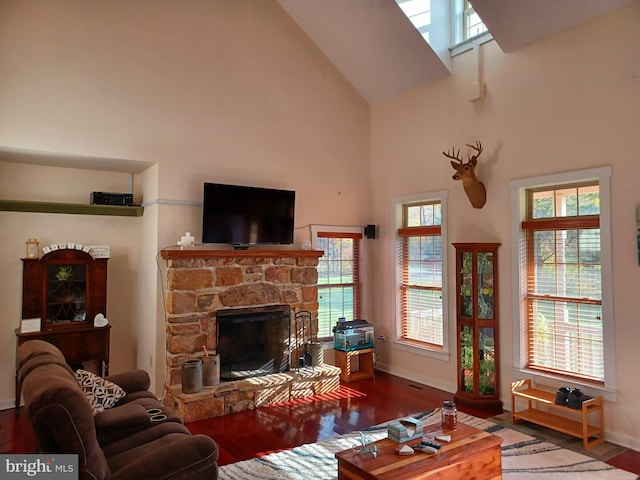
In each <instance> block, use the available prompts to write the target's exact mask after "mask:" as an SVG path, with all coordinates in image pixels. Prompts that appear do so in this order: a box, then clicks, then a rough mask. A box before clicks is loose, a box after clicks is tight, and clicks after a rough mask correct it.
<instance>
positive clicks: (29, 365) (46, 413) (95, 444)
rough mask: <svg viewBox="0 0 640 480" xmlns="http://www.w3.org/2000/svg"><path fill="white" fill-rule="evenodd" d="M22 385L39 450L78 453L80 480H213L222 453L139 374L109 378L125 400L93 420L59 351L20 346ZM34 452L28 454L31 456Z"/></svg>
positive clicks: (34, 342) (32, 342)
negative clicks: (165, 403)
mask: <svg viewBox="0 0 640 480" xmlns="http://www.w3.org/2000/svg"><path fill="white" fill-rule="evenodd" d="M17 372H18V381H19V382H21V384H22V394H23V397H24V400H25V406H26V409H27V412H28V415H29V418H30V419H31V422H32V425H33V429H34V432H35V434H36V437H37V439H38V443H39V447H40V451H41V453H60V454H62V453H64V454H77V455H78V464H79V470H80V472H79V478H80V479H81V480H84V479H87V480H88V479H91V480H107V479H112V480H129V479H131V480H144V479H150V480H151V479H153V480H169V479H171V480H173V479H189V480H199V479H207V480H215V479H217V477H218V465H217V459H218V449H217V446H216V444H215V442H214V441H213V440H212V439H211V438H209V437H208V436H206V435H192V434H191V433H190V432H189V430H188V429H187V428H186V427H185V426H184V425H183V424H182V422H181V421H180V418H179V417H178V416H177V415H176V414H175V412H174V411H173V410H171V409H169V408H167V407H164V406H163V405H162V403H161V402H160V401H159V400H158V399H157V398H156V397H155V396H154V395H153V393H151V392H150V391H149V390H148V389H149V385H150V381H149V376H148V375H147V373H146V372H145V371H143V370H136V371H131V372H126V373H121V374H115V375H111V376H109V377H107V379H108V380H110V381H111V382H113V383H116V384H117V385H119V386H120V387H122V389H123V390H124V391H125V393H126V395H125V396H124V397H123V398H121V399H120V400H119V401H118V402H117V403H116V404H115V405H114V406H113V407H111V408H109V409H106V410H104V411H103V412H100V413H97V414H95V415H94V411H93V410H92V407H91V404H90V402H89V400H88V399H87V397H86V395H85V393H84V391H83V389H82V387H81V386H80V384H79V382H78V380H77V378H76V375H75V373H74V372H73V370H71V368H70V367H69V366H68V365H67V363H66V362H65V359H64V356H63V354H62V353H61V352H60V350H58V348H56V347H55V346H53V345H51V344H49V343H47V342H44V341H41V340H30V341H28V342H25V343H24V344H22V345H21V346H20V347H19V348H18V352H17ZM29 453H30V452H29Z"/></svg>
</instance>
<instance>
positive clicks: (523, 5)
mask: <svg viewBox="0 0 640 480" xmlns="http://www.w3.org/2000/svg"><path fill="white" fill-rule="evenodd" d="M277 1H278V3H279V4H280V6H281V7H282V8H283V9H284V10H285V11H286V12H287V13H288V14H289V16H291V18H292V19H293V20H294V21H295V22H296V23H297V24H298V25H299V26H300V27H301V28H302V29H303V30H304V31H305V32H306V33H307V35H308V36H309V37H310V38H311V40H312V41H313V42H315V44H316V45H317V46H318V48H319V49H320V50H321V51H322V52H324V54H325V55H326V56H327V57H328V58H329V59H330V60H331V61H332V62H333V63H334V65H335V66H336V67H337V68H338V69H339V70H340V71H341V72H342V74H343V75H344V76H345V77H346V78H347V79H348V80H349V82H351V84H352V85H353V86H354V87H355V88H356V89H357V90H358V91H359V92H360V94H361V95H362V96H363V97H364V98H365V99H366V100H367V101H368V102H369V103H371V104H373V103H376V102H378V101H382V100H385V99H388V98H391V97H393V96H394V95H397V94H399V93H402V92H403V91H406V90H409V89H411V88H415V87H417V86H419V85H422V84H424V83H426V82H429V81H432V80H435V79H438V78H442V77H445V76H447V75H449V74H450V55H449V51H448V48H447V47H448V46H449V45H448V44H447V45H443V43H442V41H441V39H442V38H446V43H448V42H449V38H450V35H449V33H448V32H449V24H450V21H449V13H448V12H449V11H450V8H449V6H448V5H449V0H431V1H430V2H429V3H430V5H431V17H432V21H431V23H432V24H433V29H434V30H437V29H438V26H439V25H441V27H442V28H441V29H440V30H439V31H434V32H433V34H431V35H430V40H429V42H430V44H427V43H426V42H425V41H424V39H423V38H422V36H421V34H420V33H419V32H418V31H417V30H416V29H415V27H414V26H413V25H412V24H411V22H410V21H409V19H408V18H407V17H406V16H405V15H404V13H403V12H402V10H401V9H400V7H399V6H398V4H397V3H396V2H395V1H392V0H322V1H311V0H277ZM632 1H637V0H535V1H531V0H474V1H473V7H474V9H475V11H476V12H477V13H478V15H479V16H480V18H482V21H483V22H484V24H485V25H486V26H487V27H488V29H489V31H490V33H491V35H492V36H493V39H494V40H495V41H496V42H497V44H498V45H499V46H500V48H501V49H502V50H503V51H504V52H511V51H514V50H517V49H519V48H521V47H524V46H526V45H528V44H531V43H533V42H536V41H537V40H540V39H542V38H544V37H546V36H549V35H552V34H554V33H556V32H559V31H562V30H565V29H567V28H570V27H572V26H575V25H578V24H580V23H582V22H585V21H587V20H589V19H591V18H594V17H596V16H598V15H600V14H602V13H605V12H607V11H609V10H613V9H614V8H618V7H620V6H622V5H625V4H627V3H630V2H632ZM442 12H444V13H442ZM445 17H446V18H445Z"/></svg>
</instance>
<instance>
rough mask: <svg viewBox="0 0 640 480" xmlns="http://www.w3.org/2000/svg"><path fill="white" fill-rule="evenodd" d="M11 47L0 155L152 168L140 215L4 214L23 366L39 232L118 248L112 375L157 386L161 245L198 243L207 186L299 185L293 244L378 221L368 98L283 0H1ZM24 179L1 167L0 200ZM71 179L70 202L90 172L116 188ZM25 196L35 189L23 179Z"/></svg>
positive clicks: (3, 257)
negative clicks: (27, 290) (373, 206)
mask: <svg viewBox="0 0 640 480" xmlns="http://www.w3.org/2000/svg"><path fill="white" fill-rule="evenodd" d="M0 44H2V45H5V46H10V47H9V48H2V49H0V70H1V71H2V75H0V92H2V94H1V95H0V152H1V149H2V148H1V147H11V148H20V149H32V150H43V151H50V152H60V153H62V154H65V153H66V154H69V155H79V156H85V157H92V156H95V157H103V158H113V159H125V160H131V161H138V162H147V163H149V164H153V165H154V166H153V167H151V168H150V169H148V170H146V171H144V172H142V173H140V174H137V175H136V176H135V180H134V188H135V191H136V195H137V196H138V197H139V199H140V200H142V201H144V202H145V203H147V204H149V206H147V207H146V208H145V214H144V216H143V217H142V219H131V218H124V219H123V218H118V217H112V218H110V219H108V220H107V219H105V218H104V217H85V216H83V217H82V218H79V217H78V216H76V217H74V216H63V215H44V214H42V215H41V216H40V217H39V218H42V219H44V220H43V221H42V225H41V227H39V228H36V227H35V226H34V225H33V224H26V223H25V222H26V221H27V220H25V219H28V218H30V217H29V215H30V214H22V213H0V215H1V216H0V221H1V222H2V224H1V225H2V227H1V229H0V230H1V232H2V233H0V235H1V236H2V239H3V240H4V242H5V245H7V248H6V249H5V250H4V251H3V252H2V253H0V264H2V265H3V266H8V265H10V266H11V271H10V274H9V275H2V278H0V291H2V292H5V295H7V297H10V300H9V301H8V302H5V303H4V305H5V315H3V316H2V318H0V332H5V333H0V340H2V339H4V344H6V345H9V346H11V348H8V349H7V350H5V353H4V354H1V355H4V356H3V357H0V360H4V364H5V365H13V363H14V353H13V345H14V340H13V337H12V336H13V329H14V328H15V327H17V326H18V323H19V317H20V309H19V301H20V295H21V270H20V260H19V259H20V258H21V257H22V256H23V255H24V252H23V251H24V241H25V240H26V238H28V237H32V236H37V237H39V238H40V239H41V241H49V239H51V241H62V240H64V239H58V238H57V237H58V234H59V233H60V232H67V233H68V234H69V235H71V236H72V237H75V238H71V239H70V240H75V241H79V242H82V243H97V242H98V240H100V241H101V242H104V243H109V244H110V245H111V251H112V257H114V254H117V255H119V256H121V257H119V258H117V259H116V258H115V257H114V258H112V260H110V263H109V282H110V283H109V288H110V291H109V292H108V295H109V305H108V308H109V316H110V317H111V320H112V323H113V325H114V329H113V331H112V335H113V337H114V340H115V341H114V342H113V344H114V350H113V351H112V352H113V355H112V358H114V361H113V368H112V371H114V372H115V371H119V370H121V369H124V368H125V367H127V368H133V367H138V368H145V369H147V370H149V371H150V372H151V374H152V377H153V379H154V383H155V385H156V391H157V393H160V392H159V391H158V389H159V388H161V386H162V385H163V381H162V379H163V378H164V342H165V336H164V311H163V308H162V307H163V304H162V291H161V289H159V282H158V266H157V264H156V255H157V253H158V250H159V249H161V248H163V247H165V246H167V245H175V243H176V241H177V240H179V238H180V235H183V234H184V232H185V231H190V232H192V233H193V234H194V236H196V238H200V223H201V211H200V208H199V207H198V206H190V203H193V202H199V201H201V199H202V185H203V182H204V181H218V182H222V183H240V184H245V185H255V186H267V187H274V188H287V189H292V190H296V193H297V195H296V218H295V222H296V233H295V240H296V242H298V243H302V242H303V241H305V240H308V239H310V233H309V228H308V225H310V224H312V223H313V224H340V225H365V224H367V223H371V222H370V219H369V213H370V209H369V188H370V187H369V180H368V179H369V170H368V161H369V106H368V105H367V104H366V102H365V101H364V100H363V99H362V98H361V96H360V95H359V94H358V93H357V92H356V91H355V90H354V89H353V88H352V87H351V86H350V85H349V84H348V83H347V82H346V81H345V79H344V78H343V77H342V75H341V74H340V73H339V72H338V71H337V70H336V69H335V67H333V65H331V64H330V63H329V62H328V60H327V59H326V58H325V57H324V56H323V55H322V54H321V53H320V51H319V50H318V49H317V48H316V47H315V46H314V45H313V44H312V43H311V41H310V40H309V39H308V37H307V36H306V35H305V34H303V33H302V31H301V30H300V29H299V28H298V27H297V26H296V25H295V24H294V23H293V22H292V21H291V19H290V18H289V17H288V16H287V15H286V14H285V13H284V12H283V11H282V9H281V8H280V7H278V6H277V4H276V3H275V2H273V1H259V2H256V1H253V0H234V1H232V2H220V1H213V2H200V1H186V2H179V3H176V2H173V1H169V0H139V1H136V2H126V4H123V3H121V2H115V3H114V2H85V1H83V0H53V1H48V2H43V1H41V0H8V1H3V2H0ZM56 158H58V157H56ZM3 160H4V161H6V158H5V159H3V156H2V153H0V162H2V161H3ZM125 163H126V162H125ZM7 165H9V164H7ZM24 168H26V167H24ZM34 168H36V167H34ZM135 168H136V169H135V170H134V171H135V172H139V171H140V170H139V167H137V166H136V167H135ZM14 175H17V173H15V172H12V173H11V174H7V175H6V176H5V175H2V177H1V178H0V198H3V199H7V198H9V199H11V198H12V197H13V196H14V195H16V194H17V192H16V191H15V189H13V190H11V191H10V190H9V188H10V187H11V185H12V183H13V182H14ZM62 175H66V176H67V178H68V179H69V181H68V182H67V185H66V190H65V192H64V195H63V197H64V199H63V200H60V201H88V196H87V197H84V193H83V191H84V189H85V186H84V184H85V183H86V184H87V185H88V184H91V185H92V186H93V185H100V186H101V188H99V190H107V188H106V187H105V186H104V180H105V179H104V178H102V174H99V173H98V174H95V175H97V178H92V179H91V181H89V180H87V178H88V177H87V176H86V175H84V174H82V173H79V172H77V171H71V172H64V171H63V173H62ZM76 175H78V177H76ZM105 175H106V174H105ZM76 178H78V179H82V180H80V181H76ZM105 178H106V177H105ZM5 187H6V188H7V190H6V195H5V190H4V188H5ZM118 187H120V186H118ZM78 189H80V191H79V193H78ZM96 189H97V188H96ZM114 190H115V191H123V190H122V188H119V189H117V188H116V187H114ZM125 191H126V190H125ZM24 193H25V195H26V197H27V198H25V199H30V198H32V197H35V196H38V197H40V194H39V192H38V189H37V188H35V187H32V186H31V185H30V184H29V183H28V182H26V183H25V190H24ZM44 197H45V198H38V200H50V201H52V200H54V199H52V198H50V196H49V195H48V194H47V195H44ZM78 198H79V199H78ZM85 198H86V199H87V200H84V199H85ZM58 200H59V199H58ZM158 200H160V201H161V203H157V201H158ZM167 202H169V203H167ZM172 202H173V204H172ZM121 225H125V226H126V229H125V230H124V231H121V230H120V227H121ZM59 228H60V229H64V230H59ZM119 262H122V264H123V265H122V268H118V263H119ZM112 290H115V291H116V292H117V293H118V295H117V297H116V295H115V294H113V293H112ZM116 298H117V301H116ZM116 302H122V307H121V308H122V309H126V311H118V307H117V306H115V305H117V303H116ZM118 317H120V319H119V318H118ZM118 322H121V323H119V324H118ZM122 323H124V325H125V328H123V325H122ZM116 326H117V328H116ZM7 332H9V333H7ZM118 349H121V351H122V354H120V351H119V350H118ZM116 353H117V354H116ZM116 359H117V360H116ZM150 365H152V366H150ZM12 398H13V372H12V369H11V368H9V369H5V370H2V372H1V373H0V405H7V406H10V404H11V403H12V402H11V399H12Z"/></svg>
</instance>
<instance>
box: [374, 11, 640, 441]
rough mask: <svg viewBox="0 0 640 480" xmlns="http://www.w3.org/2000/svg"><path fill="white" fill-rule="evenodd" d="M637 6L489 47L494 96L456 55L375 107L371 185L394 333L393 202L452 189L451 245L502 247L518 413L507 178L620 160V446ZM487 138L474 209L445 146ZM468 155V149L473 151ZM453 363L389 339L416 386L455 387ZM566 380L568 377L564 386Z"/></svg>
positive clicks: (627, 428)
mask: <svg viewBox="0 0 640 480" xmlns="http://www.w3.org/2000/svg"><path fill="white" fill-rule="evenodd" d="M639 23H640V2H635V3H633V4H631V5H629V6H628V7H625V8H622V9H621V10H618V11H615V12H613V13H610V14H608V15H605V16H603V17H601V18H599V19H597V20H595V21H592V22H589V23H586V24H583V25H582V26H579V27H577V28H573V29H571V30H568V31H565V32H563V33H560V34H557V35H554V36H552V37H549V38H547V39H545V40H543V41H540V42H538V43H535V44H533V45H531V46H529V47H526V48H522V49H520V50H517V51H515V52H511V53H509V54H504V53H502V52H501V51H500V49H499V48H498V47H497V45H496V44H495V43H493V42H492V43H489V44H487V45H485V46H484V47H483V51H482V59H483V62H484V68H483V72H484V81H485V82H486V85H487V98H486V99H485V100H482V101H479V102H475V103H472V102H469V101H467V87H468V86H469V85H470V84H471V82H473V81H475V79H476V77H477V65H478V64H477V55H476V53H475V52H467V53H465V54H462V55H460V56H457V57H455V58H454V61H453V74H452V76H451V77H450V78H448V79H445V80H442V81H440V82H437V83H434V84H430V85H426V86H424V87H422V88H418V89H416V90H414V91H411V92H409V93H407V94H404V95H402V96H399V97H396V98H394V99H392V100H390V101H388V102H385V103H382V104H378V105H376V106H374V108H373V109H372V134H371V137H372V142H371V144H372V148H371V165H372V166H371V168H372V179H373V180H372V188H373V191H375V192H376V195H375V197H374V201H373V207H374V212H375V215H374V217H375V221H376V222H378V223H380V225H381V228H380V231H381V232H382V238H381V239H380V241H379V242H377V243H374V244H373V245H375V246H374V254H373V257H374V258H377V259H378V261H377V262H376V263H375V264H374V266H373V268H374V273H373V278H374V279H375V282H376V284H375V286H374V291H375V292H378V294H377V295H374V305H373V308H372V311H373V312H375V321H376V325H377V327H378V330H379V331H381V332H382V331H383V330H384V331H385V333H387V335H388V334H389V333H390V332H392V331H393V326H394V321H395V315H394V310H393V302H392V300H393V299H392V295H389V294H383V293H382V292H392V291H393V278H394V277H393V269H392V268H393V256H392V252H393V249H392V235H393V232H392V224H391V199H392V198H393V197H398V196H402V195H409V194H413V193H420V192H429V191H437V190H441V189H443V188H446V189H448V191H449V217H448V222H449V223H448V225H449V229H448V236H449V238H448V240H449V242H472V241H475V242H482V241H485V242H500V243H501V244H502V246H501V247H500V250H499V275H500V281H499V288H500V293H501V297H500V306H499V307H500V310H499V311H500V316H501V318H500V340H501V347H500V358H501V362H500V363H501V365H500V366H501V370H502V371H501V381H502V388H501V389H502V395H501V397H502V399H503V401H505V406H506V407H507V408H511V407H510V400H509V398H510V397H509V395H508V389H509V385H510V383H511V381H512V380H515V379H517V378H518V377H517V373H516V372H514V371H513V370H512V366H513V360H512V354H513V341H512V335H513V324H512V322H513V319H512V318H511V312H512V311H513V310H512V302H513V301H515V300H516V299H515V297H514V295H513V294H512V292H511V281H512V278H511V277H512V267H513V265H512V264H511V251H512V249H513V248H515V246H514V245H512V244H511V231H510V228H511V224H510V219H511V213H512V212H511V207H510V204H509V201H510V199H509V182H510V181H511V180H513V179H520V178H525V177H529V176H538V175H543V174H551V173H556V172H564V171H569V170H575V169H585V168H590V167H596V166H603V165H611V166H612V167H613V176H612V192H613V198H612V205H613V212H612V222H613V269H614V277H615V280H614V281H615V284H614V292H615V298H614V309H615V318H614V319H613V320H614V322H615V331H616V338H615V343H616V351H615V357H616V367H617V387H618V388H617V402H616V403H615V404H614V403H610V402H608V403H607V405H606V415H605V417H606V429H607V431H608V432H609V433H610V435H609V439H610V440H612V441H617V442H619V443H622V444H625V445H629V446H633V447H634V448H636V449H638V448H639V447H640V443H638V442H639V441H638V438H640V415H639V414H638V411H637V398H639V396H640V384H639V383H638V381H637V378H638V375H637V372H636V366H637V364H638V353H637V352H638V348H637V345H636V343H637V342H636V332H637V318H636V317H637V315H636V312H638V311H639V310H640V296H639V295H638V294H637V291H638V288H639V287H640V267H639V266H638V259H637V253H636V240H635V235H636V234H635V228H636V227H635V221H634V212H635V209H636V207H637V206H638V202H639V200H638V198H639V197H638V193H637V192H638V188H637V186H636V183H637V180H638V178H640V162H639V161H638V160H637V155H636V154H635V153H634V152H635V151H636V150H637V145H636V143H637V136H638V119H639V118H640V70H639V65H640V64H639V62H638V59H639V58H640V29H639V28H638V24H639ZM475 140H481V141H482V143H483V145H484V148H485V152H484V153H483V154H482V156H481V157H480V164H479V167H478V168H477V170H476V173H477V174H478V176H479V177H480V179H481V180H482V181H483V182H484V183H485V185H486V186H487V191H488V200H487V204H486V206H485V207H484V208H483V209H482V210H475V209H473V208H472V207H471V205H470V204H469V202H468V200H467V198H466V196H465V195H464V192H463V189H462V185H461V184H460V183H455V182H454V181H453V180H452V179H451V175H452V174H453V170H452V169H451V167H450V165H449V160H448V159H446V158H445V157H444V156H443V155H442V151H443V150H450V149H451V147H452V146H456V147H459V146H464V144H465V143H473V142H474V141H475ZM462 152H463V154H465V155H466V152H465V148H463V149H462ZM448 254H449V259H450V261H449V278H450V279H454V278H455V259H454V249H453V247H452V246H451V245H449V247H448ZM454 292H455V282H454V281H451V282H450V284H449V291H448V293H449V297H448V298H449V307H450V318H449V332H450V338H451V339H452V340H453V341H455V338H456V337H455V302H454V298H455V296H454ZM452 352H453V353H452V356H451V359H450V361H449V362H443V361H438V360H434V359H429V358H426V359H425V358H418V357H417V356H416V355H414V354H411V353H407V352H406V351H403V350H400V349H398V348H396V347H395V346H394V345H393V343H392V342H387V343H386V344H384V347H383V351H382V353H381V358H380V364H381V365H382V366H385V367H386V368H388V369H389V370H390V371H392V372H396V373H399V374H401V375H403V376H405V377H407V378H414V379H416V380H420V381H424V382H426V383H429V384H431V385H436V386H440V387H442V388H445V389H447V390H449V391H451V392H453V391H455V389H456V385H455V384H456V363H455V344H453V345H452ZM559 384H560V382H558V385H559Z"/></svg>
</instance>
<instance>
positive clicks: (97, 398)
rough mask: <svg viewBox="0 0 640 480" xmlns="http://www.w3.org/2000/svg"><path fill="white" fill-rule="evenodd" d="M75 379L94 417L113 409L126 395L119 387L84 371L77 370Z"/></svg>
mask: <svg viewBox="0 0 640 480" xmlns="http://www.w3.org/2000/svg"><path fill="white" fill-rule="evenodd" d="M76 377H77V378H78V382H79V383H80V386H81V387H82V390H84V394H85V395H86V396H87V399H88V400H89V403H90V404H91V408H93V414H94V415H95V414H96V413H100V412H104V410H105V409H106V408H111V407H113V406H114V405H115V404H116V402H117V401H118V400H120V399H121V398H122V397H124V396H125V395H126V392H125V391H124V390H123V389H122V388H121V387H120V386H119V385H116V384H115V383H113V382H110V381H109V380H105V379H104V378H102V377H99V376H98V375H96V374H94V373H91V372H87V371H86V370H82V369H79V370H77V371H76Z"/></svg>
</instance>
